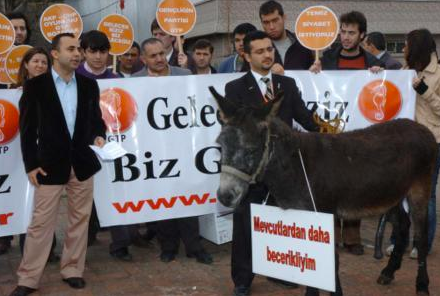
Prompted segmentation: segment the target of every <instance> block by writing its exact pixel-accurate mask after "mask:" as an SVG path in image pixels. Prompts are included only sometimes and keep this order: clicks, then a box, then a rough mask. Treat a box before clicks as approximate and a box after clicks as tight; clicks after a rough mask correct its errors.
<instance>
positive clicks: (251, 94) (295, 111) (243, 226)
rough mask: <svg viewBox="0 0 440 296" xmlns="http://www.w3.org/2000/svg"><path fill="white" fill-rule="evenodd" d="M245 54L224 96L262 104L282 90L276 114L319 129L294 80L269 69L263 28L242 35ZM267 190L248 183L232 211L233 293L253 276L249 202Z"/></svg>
mask: <svg viewBox="0 0 440 296" xmlns="http://www.w3.org/2000/svg"><path fill="white" fill-rule="evenodd" d="M244 51H245V58H246V60H247V61H248V62H249V64H250V67H251V70H250V71H248V72H247V73H246V74H245V75H244V76H242V77H241V78H239V79H236V80H233V81H231V82H229V83H228V84H226V87H225V90H226V95H225V96H226V98H227V99H228V100H231V101H233V102H234V103H236V105H238V106H239V105H254V106H258V105H262V104H265V103H266V102H268V101H269V100H271V99H273V98H274V96H275V94H276V93H277V92H278V91H280V90H283V91H284V99H283V101H282V103H281V106H280V108H279V111H278V114H277V116H278V117H279V118H280V119H281V120H283V121H284V122H285V123H286V124H288V125H289V126H292V123H293V120H295V121H297V122H298V123H299V124H301V125H302V127H303V128H305V129H307V130H309V131H318V126H317V125H316V124H315V122H314V121H313V118H312V113H311V112H310V111H309V110H307V108H306V106H305V104H304V101H303V100H302V99H301V95H300V93H299V90H298V87H297V86H296V83H295V80H293V79H292V78H290V77H286V76H281V75H277V74H274V73H272V72H271V68H272V66H273V63H274V61H275V49H274V47H273V44H272V41H271V39H270V38H269V36H268V35H267V34H266V33H264V32H262V31H254V32H251V33H248V34H247V35H246V37H245V39H244ZM266 194H267V190H266V188H265V186H264V185H263V184H261V183H258V184H255V185H251V186H250V187H249V192H248V194H247V196H246V197H245V198H244V199H243V202H242V203H241V204H240V205H239V206H238V208H237V209H236V211H235V212H234V214H233V234H232V254H231V259H232V262H231V268H232V279H233V281H234V285H235V288H234V294H233V295H235V296H245V295H248V294H249V292H250V286H251V283H252V280H253V278H254V274H253V273H252V254H251V249H252V248H251V219H250V203H260V204H261V202H262V201H263V200H264V198H265V196H266Z"/></svg>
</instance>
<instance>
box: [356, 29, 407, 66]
mask: <svg viewBox="0 0 440 296" xmlns="http://www.w3.org/2000/svg"><path fill="white" fill-rule="evenodd" d="M362 45H363V48H364V49H365V50H366V51H368V52H369V53H371V54H372V55H374V56H375V57H376V58H377V59H379V61H381V62H382V63H384V64H385V69H387V70H399V69H402V64H401V63H400V62H399V61H397V60H396V59H394V58H393V57H392V56H391V55H390V54H389V53H388V52H387V51H386V41H385V36H384V35H383V34H382V33H381V32H371V33H368V35H367V36H366V37H365V39H364V41H363V42H362Z"/></svg>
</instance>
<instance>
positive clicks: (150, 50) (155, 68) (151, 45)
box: [132, 38, 191, 77]
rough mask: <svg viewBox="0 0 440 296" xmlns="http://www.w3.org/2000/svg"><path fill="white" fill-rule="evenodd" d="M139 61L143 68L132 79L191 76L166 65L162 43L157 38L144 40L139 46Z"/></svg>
mask: <svg viewBox="0 0 440 296" xmlns="http://www.w3.org/2000/svg"><path fill="white" fill-rule="evenodd" d="M141 60H142V62H143V63H144V64H145V67H144V68H143V69H142V70H140V71H139V72H136V73H134V74H133V76H132V77H145V76H156V77H157V76H181V75H191V71H190V70H188V69H183V68H180V67H174V66H171V65H169V64H168V61H167V59H166V55H165V47H164V45H163V42H162V41H160V39H157V38H149V39H147V40H144V41H143V42H142V45H141Z"/></svg>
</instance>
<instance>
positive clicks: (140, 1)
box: [65, 0, 160, 43]
mask: <svg viewBox="0 0 440 296" xmlns="http://www.w3.org/2000/svg"><path fill="white" fill-rule="evenodd" d="M159 2H160V1H159V0H125V9H124V10H123V11H122V12H121V9H120V8H119V1H116V0H93V1H91V0H66V1H65V3H66V4H69V5H71V6H73V7H74V8H75V9H76V10H78V12H79V13H80V14H81V16H83V22H84V32H86V31H89V30H93V29H96V28H97V26H98V23H99V21H100V20H101V19H102V18H103V17H105V16H106V15H108V14H111V13H122V14H123V15H125V16H126V17H128V19H129V20H130V21H131V23H132V24H133V28H134V34H135V39H136V41H138V42H139V43H140V42H142V40H144V39H146V38H148V37H151V34H150V24H151V22H152V20H153V19H154V17H155V14H156V7H157V4H158V3H159ZM107 6H108V7H107Z"/></svg>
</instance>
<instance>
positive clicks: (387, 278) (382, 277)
mask: <svg viewBox="0 0 440 296" xmlns="http://www.w3.org/2000/svg"><path fill="white" fill-rule="evenodd" d="M393 280H394V277H393V276H386V275H384V274H381V275H380V276H379V278H378V279H377V283H378V284H379V285H389V284H390V283H391V282H392V281H393Z"/></svg>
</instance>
